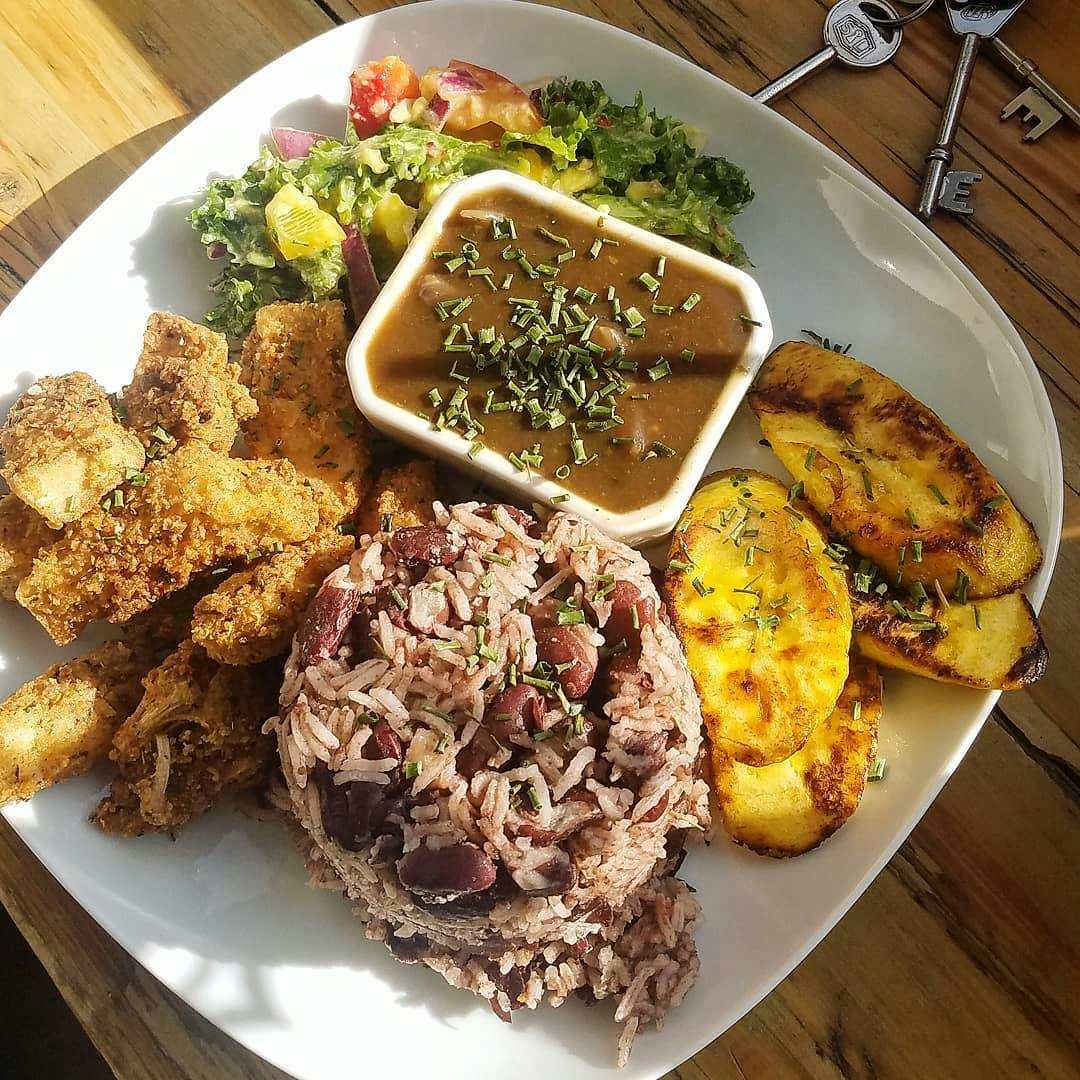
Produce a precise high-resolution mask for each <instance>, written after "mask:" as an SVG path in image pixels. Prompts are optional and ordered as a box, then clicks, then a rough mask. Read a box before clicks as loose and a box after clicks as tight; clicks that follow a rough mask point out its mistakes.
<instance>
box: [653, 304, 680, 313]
mask: <svg viewBox="0 0 1080 1080" xmlns="http://www.w3.org/2000/svg"><path fill="white" fill-rule="evenodd" d="M652 310H653V314H654V315H670V314H671V313H672V312H673V311H674V310H675V308H674V307H672V305H671V304H653V306H652Z"/></svg>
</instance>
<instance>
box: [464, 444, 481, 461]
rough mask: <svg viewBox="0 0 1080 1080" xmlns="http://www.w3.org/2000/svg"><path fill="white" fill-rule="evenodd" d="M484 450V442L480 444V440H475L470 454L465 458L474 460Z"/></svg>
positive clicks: (470, 448)
mask: <svg viewBox="0 0 1080 1080" xmlns="http://www.w3.org/2000/svg"><path fill="white" fill-rule="evenodd" d="M483 449H485V447H484V444H483V443H482V442H480V441H479V439H477V440H474V441H473V443H472V445H471V446H470V447H469V451H468V453H467V454H466V455H465V456H466V457H467V458H469V459H470V460H472V459H473V458H475V457H476V455H477V454H479V453H480V451H481V450H483Z"/></svg>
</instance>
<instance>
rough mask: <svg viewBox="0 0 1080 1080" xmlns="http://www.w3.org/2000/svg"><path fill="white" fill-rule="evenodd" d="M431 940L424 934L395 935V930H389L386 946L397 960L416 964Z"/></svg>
mask: <svg viewBox="0 0 1080 1080" xmlns="http://www.w3.org/2000/svg"><path fill="white" fill-rule="evenodd" d="M430 945H431V942H430V941H428V939H427V938H426V937H424V935H423V934H413V936H412V937H407V938H401V937H395V936H394V933H393V931H389V932H388V936H387V938H386V947H387V948H388V949H389V950H390V952H391V953H392V954H393V957H394V959H395V960H400V961H401V963H403V964H415V963H417V961H419V959H420V957H421V956H423V955H424V953H425V952H427V950H428V948H429V947H430Z"/></svg>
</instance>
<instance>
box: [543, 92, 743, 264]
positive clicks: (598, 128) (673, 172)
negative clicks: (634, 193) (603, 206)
mask: <svg viewBox="0 0 1080 1080" xmlns="http://www.w3.org/2000/svg"><path fill="white" fill-rule="evenodd" d="M540 108H541V111H542V112H543V114H544V118H545V119H546V120H547V122H548V125H549V126H550V127H551V128H552V130H553V131H556V132H558V131H559V130H561V129H562V128H564V127H566V126H568V125H572V124H577V123H578V122H579V118H582V117H583V118H584V119H585V120H586V122H587V127H586V129H585V130H584V132H583V133H582V135H581V138H580V141H579V143H578V145H577V154H578V157H579V158H581V157H591V158H592V159H593V161H594V162H595V165H596V169H597V172H598V173H599V175H600V177H601V183H600V185H599V187H598V188H596V189H594V190H593V191H591V192H590V193H589V194H588V195H587V196H583V198H585V201H587V202H589V203H590V204H600V203H603V202H606V203H608V204H610V205H611V207H612V212H613V213H615V214H616V216H618V217H625V219H626V220H628V221H634V222H635V223H637V224H641V225H643V227H645V228H651V229H653V230H654V231H656V232H662V233H664V234H665V235H668V236H679V237H683V238H686V239H688V241H690V242H695V243H696V244H697V246H701V247H704V249H705V250H710V251H712V252H713V253H715V254H717V255H719V256H720V257H721V258H726V259H728V260H729V261H733V262H737V263H738V262H745V261H746V255H745V252H744V251H743V249H742V246H741V245H740V244H738V242H737V241H735V239H734V237H733V236H732V235H731V230H730V227H729V223H730V221H731V218H732V217H733V216H734V215H735V214H737V213H738V212H739V211H740V210H742V209H743V208H744V207H745V206H746V205H747V204H748V203H749V202H750V201H751V200H752V199H753V197H754V192H753V189H752V188H751V187H750V183H749V181H748V180H747V177H746V174H745V173H744V172H743V170H742V169H740V168H739V167H738V166H737V165H735V164H733V163H732V162H730V161H728V160H727V159H726V158H723V157H719V156H710V155H706V154H701V153H699V152H698V150H697V149H696V148H695V146H694V145H693V142H692V136H691V133H690V132H689V131H688V129H687V128H686V126H685V125H684V124H683V123H682V122H681V121H679V120H676V119H674V118H672V117H666V116H660V115H659V114H658V113H657V112H656V111H655V110H654V109H650V108H648V107H647V106H646V105H645V102H644V100H643V98H642V96H641V94H640V93H639V94H638V95H637V96H636V98H635V99H634V103H633V104H632V105H620V104H618V103H617V102H615V101H613V100H612V99H611V97H610V96H609V95H608V93H607V91H605V90H604V88H603V86H601V85H600V83H598V82H595V81H593V82H586V81H583V80H579V79H574V80H568V79H554V80H553V81H552V82H550V83H548V84H547V86H546V87H544V89H543V90H542V91H541V95H540ZM643 183H645V184H649V183H652V184H654V185H655V184H659V185H660V186H661V187H662V189H663V194H660V195H658V196H656V197H653V198H649V199H648V200H645V201H642V200H635V199H631V198H629V197H628V193H627V189H628V188H629V187H630V185H631V184H637V185H641V184H643ZM603 196H612V197H613V198H607V199H605V198H603ZM646 202H647V204H648V206H646Z"/></svg>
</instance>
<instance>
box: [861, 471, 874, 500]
mask: <svg viewBox="0 0 1080 1080" xmlns="http://www.w3.org/2000/svg"><path fill="white" fill-rule="evenodd" d="M862 486H863V491H865V492H866V497H867V498H868V499H869V500H870V501H871V502H873V501H874V485H873V483H871V480H870V474H869V473H868V472H867V471H866V470H865V469H863V474H862Z"/></svg>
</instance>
